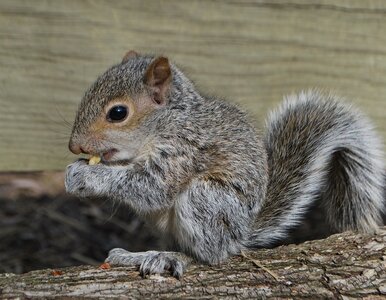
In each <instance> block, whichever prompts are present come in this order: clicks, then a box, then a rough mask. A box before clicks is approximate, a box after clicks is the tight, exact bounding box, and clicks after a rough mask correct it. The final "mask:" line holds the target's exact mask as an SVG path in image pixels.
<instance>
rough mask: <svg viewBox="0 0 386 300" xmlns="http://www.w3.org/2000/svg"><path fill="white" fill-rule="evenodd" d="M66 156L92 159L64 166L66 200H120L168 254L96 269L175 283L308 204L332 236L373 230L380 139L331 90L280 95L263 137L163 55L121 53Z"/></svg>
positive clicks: (285, 227) (258, 240)
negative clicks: (117, 268) (132, 269)
mask: <svg viewBox="0 0 386 300" xmlns="http://www.w3.org/2000/svg"><path fill="white" fill-rule="evenodd" d="M69 149H70V151H72V152H73V153H75V154H81V153H86V154H90V155H98V156H100V157H101V159H102V161H101V163H98V164H96V165H89V164H88V162H87V160H85V159H80V160H77V161H75V162H74V163H72V164H70V165H69V166H68V167H67V171H66V178H65V187H66V190H67V192H68V193H70V194H74V195H77V196H80V197H92V196H97V197H107V198H110V199H111V200H113V201H119V202H122V203H124V204H125V205H127V206H128V207H130V209H132V210H133V211H134V212H135V213H136V214H137V215H138V216H140V217H142V218H143V219H144V220H145V221H146V222H147V223H150V224H152V225H153V226H155V227H156V228H158V230H159V231H160V232H162V233H163V234H164V235H165V238H167V239H168V241H169V242H170V250H172V251H146V252H137V253H134V252H129V251H126V250H124V249H120V248H116V249H112V250H111V251H110V252H109V254H108V257H107V259H106V262H108V263H110V264H111V265H127V266H137V267H139V271H140V274H141V275H142V276H148V275H151V274H160V273H164V272H171V274H172V275H173V276H175V277H177V278H181V276H182V275H183V273H184V271H185V270H186V268H187V266H188V265H189V264H190V262H191V261H192V260H195V261H197V262H200V263H206V264H210V265H214V264H219V263H220V262H222V261H224V260H225V259H227V258H228V257H230V256H233V255H238V254H240V253H241V252H242V251H243V250H245V249H255V248H261V247H270V246H272V245H277V244H280V242H282V241H283V240H285V238H286V237H287V235H288V231H289V230H290V229H292V228H294V227H295V226H297V225H298V224H299V223H301V222H302V219H303V218H304V215H305V213H306V212H307V211H308V209H309V208H310V207H311V206H312V205H313V203H315V201H317V200H320V201H321V202H320V203H322V206H323V207H324V208H325V210H326V212H327V213H326V220H327V222H328V224H329V226H331V228H334V230H336V231H345V230H357V231H362V232H374V231H376V230H377V228H378V227H379V226H380V225H382V217H381V216H382V213H383V211H384V198H385V195H384V188H385V182H386V180H385V178H386V172H385V170H384V163H383V146H382V143H381V141H380V137H379V136H378V135H377V134H376V133H375V132H374V130H373V127H372V125H371V123H370V122H369V121H368V119H367V118H366V117H365V116H363V115H362V114H361V113H360V112H359V111H357V110H356V109H354V108H351V107H350V106H349V105H347V104H344V103H343V102H342V101H340V99H339V98H338V97H337V96H334V95H333V94H331V93H322V92H320V91H318V90H309V91H303V92H301V93H299V94H297V95H292V96H288V97H286V99H285V100H284V102H283V104H282V105H281V106H280V107H279V108H278V109H277V110H275V111H273V112H272V113H271V114H270V115H269V117H268V120H267V122H266V130H265V132H263V131H260V130H258V129H256V128H255V126H253V125H252V123H251V122H250V120H249V119H248V116H247V114H246V113H245V112H243V111H242V110H241V109H240V108H238V107H237V106H236V105H234V104H230V103H228V102H226V101H224V100H221V99H216V98H211V97H206V96H203V95H202V94H200V92H199V91H198V90H197V89H196V87H195V85H194V84H193V83H192V81H191V80H189V79H188V78H187V77H186V76H185V75H184V73H183V72H182V71H181V70H180V69H179V68H178V67H177V66H176V65H174V64H172V63H170V62H169V60H168V58H166V57H164V56H152V55H140V54H138V53H137V52H135V51H129V52H128V53H127V54H126V55H125V56H124V58H123V60H122V62H121V63H119V64H117V65H114V66H112V67H111V68H109V69H108V70H107V71H106V72H105V73H104V74H102V75H101V76H100V77H99V78H98V79H97V80H96V81H95V83H93V84H92V86H91V87H90V88H89V90H88V91H87V92H86V93H85V95H84V97H83V99H82V101H81V103H80V106H79V109H78V111H77V115H76V118H75V121H74V125H73V129H72V133H71V138H70V141H69Z"/></svg>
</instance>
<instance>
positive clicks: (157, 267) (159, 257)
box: [105, 248, 192, 279]
mask: <svg viewBox="0 0 386 300" xmlns="http://www.w3.org/2000/svg"><path fill="white" fill-rule="evenodd" d="M191 260H192V259H191V258H189V257H188V256H186V255H185V254H183V253H180V252H167V251H146V252H129V251H127V250H124V249H121V248H115V249H112V250H110V252H109V256H108V257H107V258H106V260H105V262H107V263H109V264H111V265H113V266H114V265H116V266H135V267H139V272H140V274H141V276H142V277H146V276H148V275H152V274H162V273H164V272H165V271H170V272H171V274H172V275H173V276H174V277H176V278H177V279H180V278H181V277H182V275H183V273H184V271H185V270H186V268H187V266H188V265H189V263H190V262H191Z"/></svg>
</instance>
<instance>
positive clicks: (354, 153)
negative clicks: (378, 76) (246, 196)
mask: <svg viewBox="0 0 386 300" xmlns="http://www.w3.org/2000/svg"><path fill="white" fill-rule="evenodd" d="M265 142H266V147H267V151H268V157H269V176H270V181H269V185H268V191H267V197H266V200H265V203H263V206H262V210H261V211H260V213H259V217H258V218H257V220H256V224H255V225H256V227H255V228H256V230H255V232H254V234H253V235H252V237H251V240H250V242H251V243H252V244H254V245H257V246H268V245H270V244H272V243H275V242H277V241H278V240H281V239H283V238H285V236H286V232H287V230H288V229H289V228H292V227H293V226H294V225H296V224H298V223H299V222H300V221H301V220H302V217H303V216H304V214H305V212H306V211H307V209H308V208H309V207H310V206H311V205H312V204H313V203H314V202H315V200H317V199H321V201H322V203H323V204H322V205H324V206H325V208H326V212H327V220H328V223H329V224H330V225H331V226H332V228H333V229H334V230H337V231H344V230H348V229H354V230H359V231H367V232H369V231H370V232H371V231H374V230H376V228H377V227H378V226H379V225H380V224H382V218H381V215H382V211H383V210H384V199H383V198H384V195H383V193H384V190H383V189H384V176H385V174H384V166H383V157H382V144H381V142H380V139H379V137H378V136H377V135H376V133H375V132H374V131H373V128H372V126H371V125H370V124H369V122H368V120H367V119H366V118H365V117H364V116H363V115H361V114H360V113H359V112H358V111H356V110H354V109H351V108H350V107H348V106H347V105H345V104H343V103H341V102H339V101H337V98H336V97H335V96H332V95H323V94H321V93H319V92H316V91H308V92H303V93H301V94H299V95H297V96H290V97H288V98H287V99H286V100H285V102H284V103H283V104H282V106H281V107H280V108H279V109H278V110H277V111H275V112H273V113H272V114H271V115H270V117H269V120H268V123H267V135H266V141H265Z"/></svg>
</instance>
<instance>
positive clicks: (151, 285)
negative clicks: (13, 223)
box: [0, 230, 386, 299]
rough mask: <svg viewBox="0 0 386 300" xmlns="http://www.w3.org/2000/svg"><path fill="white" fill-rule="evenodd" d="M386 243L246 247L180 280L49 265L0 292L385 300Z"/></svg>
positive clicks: (378, 238) (366, 239) (365, 239)
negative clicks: (57, 271)
mask: <svg viewBox="0 0 386 300" xmlns="http://www.w3.org/2000/svg"><path fill="white" fill-rule="evenodd" d="M385 245H386V231H385V230H382V231H381V232H379V233H378V234H377V235H359V234H358V235H355V234H353V233H350V232H347V233H344V234H339V235H334V236H331V237H329V238H327V239H326V240H320V241H312V242H306V243H304V244H300V245H289V246H281V247H278V248H275V249H261V250H258V251H256V252H248V253H247V257H248V258H245V257H235V258H232V259H230V260H229V261H228V262H226V263H223V264H222V265H219V266H213V267H208V266H202V265H194V266H191V267H190V268H189V270H188V272H187V273H186V274H185V276H184V278H183V279H182V280H181V281H178V280H176V279H174V278H171V277H170V276H167V275H165V276H151V277H150V278H147V279H142V278H141V277H140V276H139V275H138V271H136V270H135V269H134V268H123V267H116V268H112V269H110V270H101V269H98V268H97V267H95V266H94V267H91V266H88V267H86V266H84V267H72V268H66V269H62V270H60V271H61V274H60V275H59V274H58V275H57V276H54V275H53V274H52V270H40V271H33V272H30V273H27V274H23V275H15V274H0V297H3V298H4V299H13V298H18V299H21V298H28V299H31V298H36V299H45V298H53V297H61V299H62V298H64V297H98V298H120V299H133V298H136V299H155V298H157V299H158V298H161V299H166V298H168V299H170V298H173V299H181V298H189V299H192V298H194V299H209V298H210V299H213V298H215V299H224V298H227V297H238V298H245V299H256V298H271V297H279V298H294V297H295V298H307V299H351V298H350V297H367V298H366V299H381V297H382V295H383V297H384V295H386V262H385V258H386V257H385V256H384V255H385V253H384V252H385V249H386V248H385ZM257 265H260V266H263V268H264V269H262V268H260V267H258V266H257ZM343 297H345V298H343Z"/></svg>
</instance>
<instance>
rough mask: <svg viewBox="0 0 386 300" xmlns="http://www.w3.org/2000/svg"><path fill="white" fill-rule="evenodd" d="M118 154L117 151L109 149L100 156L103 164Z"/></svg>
mask: <svg viewBox="0 0 386 300" xmlns="http://www.w3.org/2000/svg"><path fill="white" fill-rule="evenodd" d="M117 152H118V150H117V149H110V150H108V151H106V152H103V153H102V155H101V158H102V161H103V162H109V161H111V159H112V158H113V156H114V155H115V154H116V153H117Z"/></svg>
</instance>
